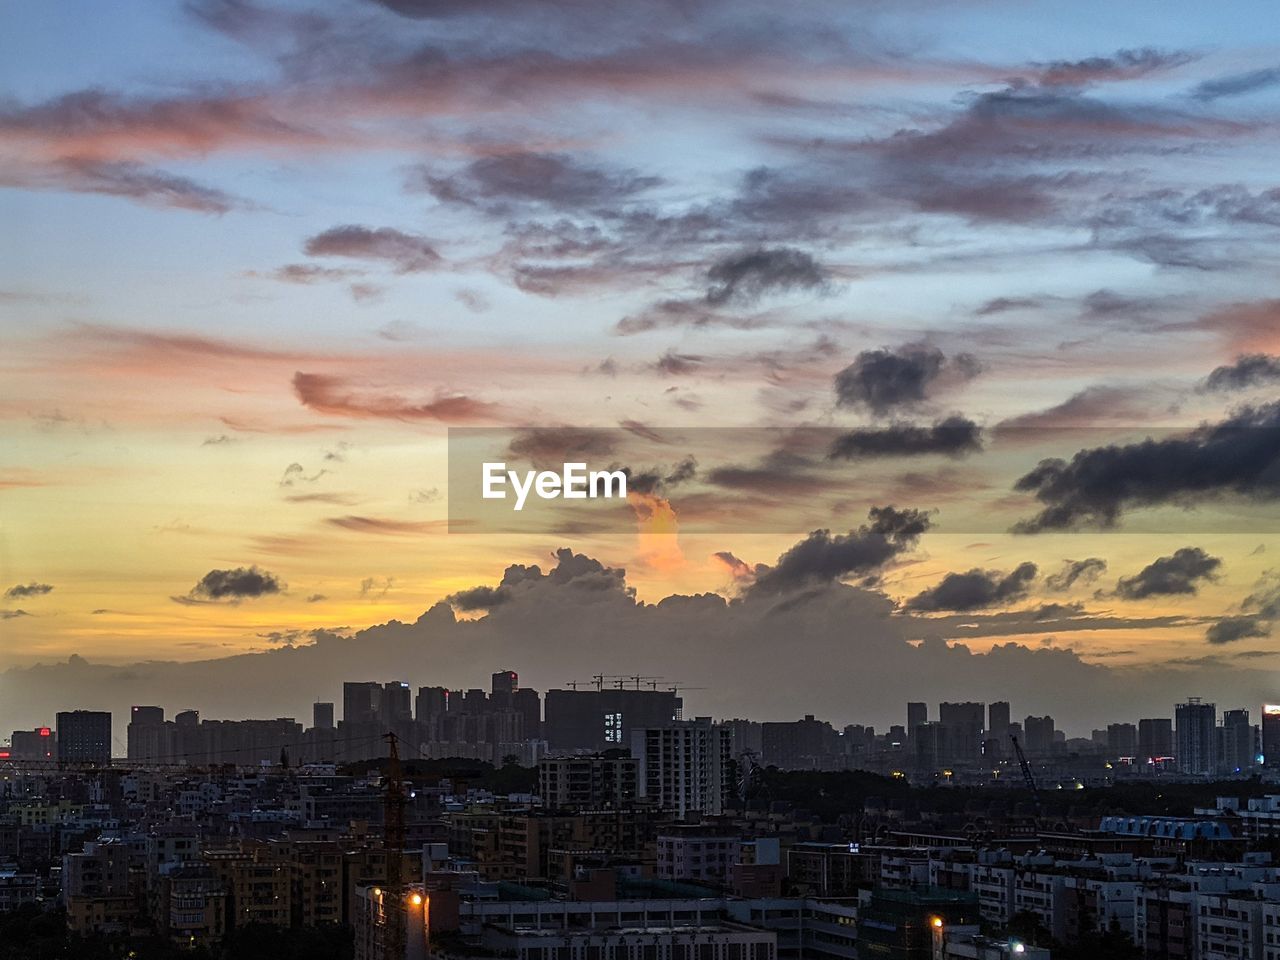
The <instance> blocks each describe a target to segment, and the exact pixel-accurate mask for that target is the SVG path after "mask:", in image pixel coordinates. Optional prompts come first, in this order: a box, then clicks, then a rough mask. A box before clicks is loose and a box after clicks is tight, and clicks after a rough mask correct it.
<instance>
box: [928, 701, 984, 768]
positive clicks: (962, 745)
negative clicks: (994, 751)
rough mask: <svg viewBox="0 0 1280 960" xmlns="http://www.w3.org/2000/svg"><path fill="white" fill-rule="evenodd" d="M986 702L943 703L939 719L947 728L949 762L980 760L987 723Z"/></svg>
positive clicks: (939, 708) (939, 709) (940, 707)
mask: <svg viewBox="0 0 1280 960" xmlns="http://www.w3.org/2000/svg"><path fill="white" fill-rule="evenodd" d="M986 713H987V708H986V704H982V703H941V704H939V705H938V719H939V720H940V721H941V723H942V725H943V726H944V727H946V730H947V742H948V745H949V750H950V753H949V756H948V757H947V762H948V763H956V762H965V761H970V760H978V759H979V758H980V757H981V756H982V739H983V731H984V729H985V723H986Z"/></svg>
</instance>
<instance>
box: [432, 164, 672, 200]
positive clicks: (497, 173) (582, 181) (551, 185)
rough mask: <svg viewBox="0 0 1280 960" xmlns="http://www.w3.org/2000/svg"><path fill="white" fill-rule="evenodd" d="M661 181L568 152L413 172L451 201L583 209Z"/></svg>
mask: <svg viewBox="0 0 1280 960" xmlns="http://www.w3.org/2000/svg"><path fill="white" fill-rule="evenodd" d="M661 182H662V181H661V180H660V179H659V178H658V177H645V176H640V175H639V174H638V173H635V172H634V171H630V170H610V169H606V168H604V167H598V166H593V165H591V164H589V163H586V162H584V161H582V160H579V159H577V158H574V157H570V156H567V155H564V154H551V153H508V154H502V155H499V156H495V157H482V158H480V159H479V160H474V161H472V162H471V163H470V164H468V165H467V167H466V168H465V169H464V170H463V171H462V172H460V173H458V174H456V175H454V176H451V177H437V176H432V175H431V174H430V173H429V172H427V171H426V170H424V169H419V170H417V171H415V172H414V173H413V174H412V176H411V178H410V187H411V188H418V189H424V190H426V191H427V192H429V193H430V194H431V195H432V196H434V197H435V198H436V199H438V200H441V201H444V202H446V203H460V204H466V205H473V206H474V205H482V204H493V203H496V204H497V205H499V207H500V208H504V207H505V206H506V204H507V203H508V202H522V203H540V204H545V205H547V206H548V207H552V208H555V209H563V210H583V209H589V208H592V207H597V206H606V205H611V204H614V203H617V202H618V201H620V200H625V199H626V198H628V197H631V196H633V195H635V194H637V193H640V192H641V191H644V190H648V189H649V188H651V187H655V186H657V185H658V184H660V183H661ZM494 212H498V211H494Z"/></svg>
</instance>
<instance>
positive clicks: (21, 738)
mask: <svg viewBox="0 0 1280 960" xmlns="http://www.w3.org/2000/svg"><path fill="white" fill-rule="evenodd" d="M57 755H58V738H57V737H56V736H55V735H54V732H53V728H52V727H36V728H35V729H34V730H15V731H13V736H12V737H10V738H9V759H11V760H52V759H53V758H54V757H56V756H57Z"/></svg>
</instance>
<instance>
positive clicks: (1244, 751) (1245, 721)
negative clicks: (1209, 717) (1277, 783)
mask: <svg viewBox="0 0 1280 960" xmlns="http://www.w3.org/2000/svg"><path fill="white" fill-rule="evenodd" d="M1256 762H1257V751H1256V750H1255V748H1254V732H1253V724H1251V723H1250V722H1249V711H1248V710H1224V711H1222V728H1221V742H1220V744H1219V749H1218V763H1219V766H1220V767H1221V769H1222V771H1223V772H1224V773H1228V774H1232V773H1243V772H1244V771H1246V770H1248V769H1250V768H1251V767H1252V766H1253V765H1254V764H1255V763H1256Z"/></svg>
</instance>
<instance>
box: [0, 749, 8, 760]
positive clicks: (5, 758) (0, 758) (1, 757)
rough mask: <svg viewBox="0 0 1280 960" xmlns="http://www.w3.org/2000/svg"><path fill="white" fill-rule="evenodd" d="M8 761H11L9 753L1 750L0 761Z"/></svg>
mask: <svg viewBox="0 0 1280 960" xmlns="http://www.w3.org/2000/svg"><path fill="white" fill-rule="evenodd" d="M8 759H9V751H8V750H0V760H8Z"/></svg>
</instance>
